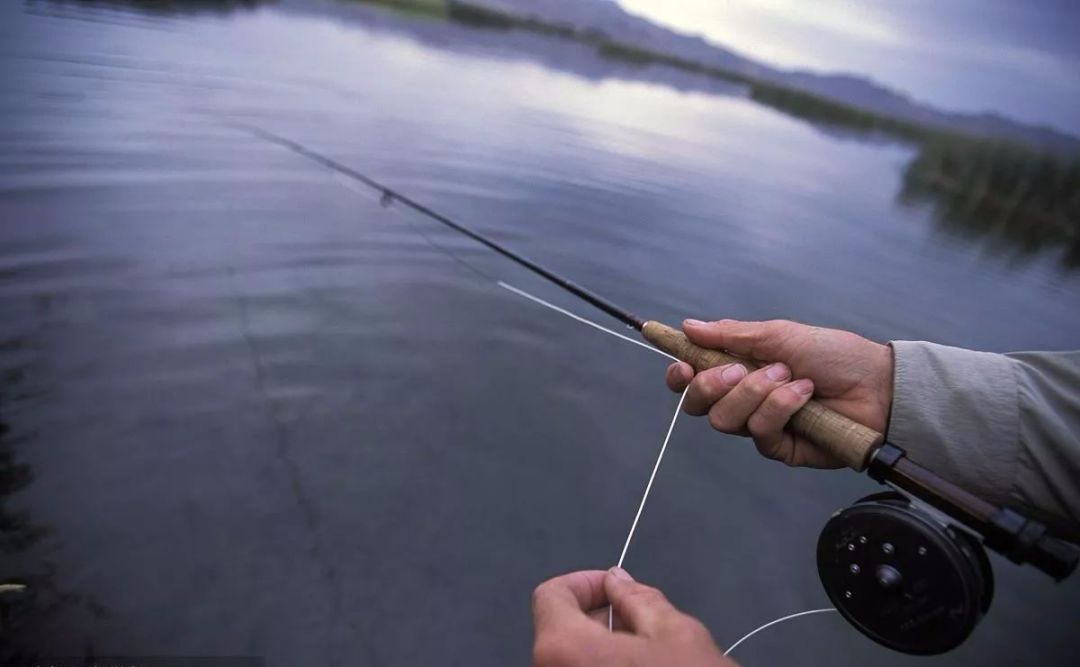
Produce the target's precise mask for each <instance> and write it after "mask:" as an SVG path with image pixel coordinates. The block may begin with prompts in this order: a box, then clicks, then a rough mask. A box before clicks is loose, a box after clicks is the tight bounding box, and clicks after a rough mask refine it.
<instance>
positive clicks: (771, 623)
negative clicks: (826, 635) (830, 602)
mask: <svg viewBox="0 0 1080 667" xmlns="http://www.w3.org/2000/svg"><path fill="white" fill-rule="evenodd" d="M829 611H836V610H835V609H833V608H832V607H828V608H826V609H811V610H809V611H800V612H799V613H797V614H788V615H787V616H784V617H782V618H778V619H776V620H775V621H769V622H768V623H766V624H765V625H763V626H761V627H759V628H755V629H754V630H752V631H751V632H749V633H747V634H746V635H745V636H744V637H743V638H742V639H740V640H739V641H737V642H735V643H734V644H732V645H731V647H730V648H729V649H728V650H726V651H724V655H731V652H732V651H734V650H735V649H737V648H739V644H741V643H743V642H744V641H746V640H747V639H750V638H751V637H753V636H754V635H756V634H757V633H759V632H761V631H762V630H764V629H766V628H771V627H772V626H774V625H776V624H778V623H783V622H784V621H790V620H791V619H793V618H799V617H800V616H809V615H811V614H824V613H825V612H829Z"/></svg>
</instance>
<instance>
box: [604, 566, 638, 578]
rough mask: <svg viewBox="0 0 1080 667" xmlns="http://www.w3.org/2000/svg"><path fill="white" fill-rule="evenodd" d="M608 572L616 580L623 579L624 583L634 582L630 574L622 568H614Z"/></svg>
mask: <svg viewBox="0 0 1080 667" xmlns="http://www.w3.org/2000/svg"><path fill="white" fill-rule="evenodd" d="M608 572H610V573H611V575H612V576H613V577H615V578H616V579H622V580H623V581H633V580H634V578H633V577H631V576H630V573H629V572H627V571H626V570H624V569H622V568H621V567H613V568H611V569H610V570H608Z"/></svg>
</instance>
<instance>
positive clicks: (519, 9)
mask: <svg viewBox="0 0 1080 667" xmlns="http://www.w3.org/2000/svg"><path fill="white" fill-rule="evenodd" d="M460 4H461V5H462V6H473V7H478V8H483V9H487V10H490V11H493V12H499V13H502V14H506V15H508V16H513V17H519V18H523V19H533V20H537V21H542V22H545V23H550V24H558V25H562V26H566V27H569V28H572V29H574V30H576V31H579V32H582V33H589V32H591V33H594V34H598V35H601V36H603V37H605V38H607V39H609V40H612V41H614V42H618V43H624V44H628V45H633V47H635V48H636V49H640V50H641V51H642V52H648V53H653V54H658V55H659V54H662V55H665V56H670V57H673V58H675V59H679V60H685V61H690V62H693V63H698V64H700V65H704V66H706V67H710V68H717V69H718V70H724V71H727V72H730V73H732V74H734V75H738V76H740V77H745V78H747V79H754V80H757V81H760V82H762V83H766V84H772V85H775V86H782V87H786V88H791V89H794V90H795V91H799V92H802V93H806V94H809V95H816V96H821V97H823V98H825V99H826V100H828V101H833V102H836V103H839V104H841V105H849V106H853V107H856V108H857V109H859V110H864V111H869V112H871V113H874V114H881V115H884V116H887V117H889V118H893V119H896V120H900V121H904V122H908V123H915V124H918V125H921V126H926V127H929V128H933V129H938V130H944V131H948V132H957V133H962V134H966V135H973V136H976V137H982V138H990V139H1003V140H1007V141H1011V142H1016V143H1020V144H1023V145H1025V146H1027V147H1029V148H1034V149H1038V150H1042V151H1046V152H1050V153H1055V154H1075V153H1077V152H1080V138H1078V137H1076V136H1074V135H1072V134H1069V133H1067V132H1064V131H1062V130H1059V129H1057V128H1054V127H1051V126H1049V125H1035V124H1029V123H1023V122H1020V121H1016V120H1012V119H1010V118H1008V117H1006V116H1004V115H1002V114H1000V113H997V112H992V111H985V112H979V113H967V112H951V111H945V110H943V109H939V108H936V107H934V106H933V105H931V104H928V103H924V102H920V101H917V100H916V99H915V98H913V97H912V96H911V95H909V94H907V93H904V92H901V91H898V90H895V89H893V88H890V87H888V86H886V85H883V84H881V83H878V82H876V81H874V80H873V79H869V78H867V77H863V76H859V75H854V74H847V73H824V74H823V73H817V72H812V71H807V70H785V69H780V68H776V67H772V66H769V65H766V64H764V63H760V62H757V61H755V60H752V59H750V58H747V57H745V56H743V55H740V54H739V53H737V52H736V51H733V50H731V49H729V48H727V47H725V46H722V45H719V44H716V43H714V42H711V41H709V40H706V39H705V38H703V37H701V36H699V35H687V34H684V33H681V32H678V31H676V30H672V29H670V28H667V27H664V26H661V25H658V24H656V23H653V22H652V21H650V20H649V19H646V18H644V17H641V16H638V15H635V14H632V13H630V12H628V11H626V10H625V9H623V8H622V6H621V5H619V4H618V3H617V2H614V1H612V0H467V3H460Z"/></svg>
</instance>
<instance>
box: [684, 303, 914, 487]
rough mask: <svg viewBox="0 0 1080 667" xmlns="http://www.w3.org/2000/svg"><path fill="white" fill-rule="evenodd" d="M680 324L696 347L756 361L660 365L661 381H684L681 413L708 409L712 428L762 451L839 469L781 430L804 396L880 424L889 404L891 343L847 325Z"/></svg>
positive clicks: (792, 462) (879, 428)
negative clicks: (702, 366) (744, 438)
mask: <svg viewBox="0 0 1080 667" xmlns="http://www.w3.org/2000/svg"><path fill="white" fill-rule="evenodd" d="M683 331H684V332H685V333H686V336H687V338H689V339H690V341H691V342H693V343H695V344H697V345H700V346H701V347H707V348H712V349H716V350H727V351H728V352H730V353H731V354H734V355H737V356H740V357H744V358H746V359H750V360H753V361H755V362H759V363H762V362H763V363H769V362H772V363H771V365H768V366H763V367H762V368H761V369H759V370H756V371H754V372H751V373H747V369H746V368H745V367H744V366H743V365H742V364H732V365H730V366H720V367H717V368H710V369H708V370H706V371H703V372H701V373H698V374H697V375H696V376H695V375H694V369H693V368H691V367H690V365H689V364H686V363H683V362H678V363H675V364H672V365H671V366H670V367H668V370H667V384H668V387H670V388H671V389H672V390H673V391H677V392H681V391H683V389H686V387H687V385H689V387H690V388H689V391H688V392H687V394H686V401H685V402H684V403H683V405H684V406H685V410H686V412H688V413H689V414H692V415H698V416H700V415H705V414H708V415H709V423H710V424H712V426H713V428H715V429H716V430H718V431H723V432H724V433H735V434H739V435H749V436H752V437H753V438H754V444H756V445H757V448H758V451H760V452H761V453H762V454H763V455H764V456H767V457H769V458H771V459H776V460H778V461H783V462H784V463H787V464H788V465H796V466H810V467H814V468H842V467H843V463H842V462H841V461H839V460H837V459H836V458H834V457H833V456H832V455H830V454H828V453H827V452H824V451H822V450H820V449H818V448H817V447H815V446H814V445H813V443H811V442H810V441H808V440H806V439H805V438H803V437H801V436H797V435H795V434H794V433H792V432H790V431H788V430H786V429H785V426H786V425H787V423H788V420H790V419H791V416H792V415H793V414H795V412H797V411H798V410H799V408H801V407H802V406H803V405H805V404H806V402H807V401H809V400H810V398H811V396H815V397H816V398H817V399H818V400H819V401H821V403H823V404H824V405H826V406H828V407H830V408H832V409H833V410H835V411H836V412H839V413H840V414H842V415H845V416H847V417H850V418H851V419H854V420H855V421H857V422H860V423H862V424H864V425H866V426H869V427H870V428H872V429H874V430H876V431H881V432H884V431H885V425H886V423H887V421H888V418H889V406H890V405H891V404H892V374H893V359H892V350H890V349H889V347H888V346H887V345H881V344H879V343H875V342H873V341H869V340H867V339H865V338H863V337H861V336H858V335H856V334H853V333H851V332H848V331H839V330H836V329H823V328H821V327H811V326H807V325H805V324H799V323H798V322H788V321H786V320H773V321H771V322H739V321H736V320H720V321H718V322H699V321H697V320H686V321H685V322H683Z"/></svg>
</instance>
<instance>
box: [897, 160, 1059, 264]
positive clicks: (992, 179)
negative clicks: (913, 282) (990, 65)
mask: <svg viewBox="0 0 1080 667" xmlns="http://www.w3.org/2000/svg"><path fill="white" fill-rule="evenodd" d="M899 198H900V201H902V202H906V203H912V202H928V203H929V204H930V205H931V206H932V207H933V209H934V214H935V219H936V220H937V221H938V223H939V225H940V226H941V228H942V229H944V230H946V231H948V232H950V233H953V234H955V235H957V236H959V237H963V238H968V239H971V240H972V241H973V242H979V243H985V244H986V245H987V247H989V248H990V249H991V250H992V251H993V252H995V253H998V254H1001V255H1004V256H1007V257H1012V258H1022V257H1030V256H1034V255H1037V254H1040V253H1044V252H1055V253H1059V254H1060V257H1059V261H1060V265H1061V267H1062V268H1063V269H1065V270H1075V269H1076V268H1077V267H1080V162H1078V161H1073V162H1070V163H1066V162H1063V161H1061V160H1056V159H1053V158H1050V157H1047V156H1043V155H1037V154H1034V153H1032V152H1030V151H1024V150H1021V149H1017V148H1016V147H1012V146H1008V145H1002V144H994V143H989V142H982V143H979V142H963V141H936V142H935V141H930V142H926V143H924V144H922V145H921V147H920V149H919V153H918V155H917V156H916V158H915V159H914V160H913V161H912V162H911V163H910V164H909V165H908V166H907V168H906V169H905V171H904V179H903V187H902V189H901V192H900V195H899Z"/></svg>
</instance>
